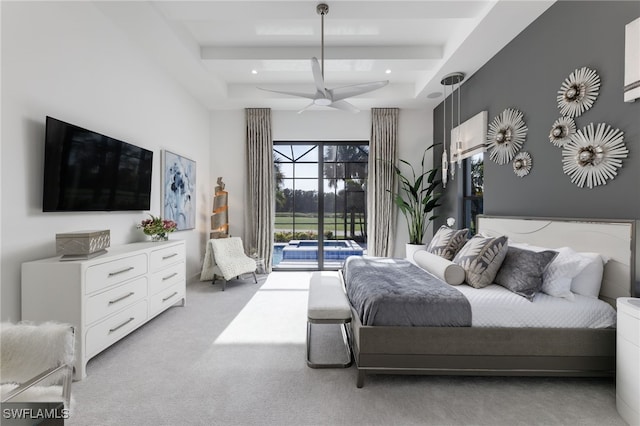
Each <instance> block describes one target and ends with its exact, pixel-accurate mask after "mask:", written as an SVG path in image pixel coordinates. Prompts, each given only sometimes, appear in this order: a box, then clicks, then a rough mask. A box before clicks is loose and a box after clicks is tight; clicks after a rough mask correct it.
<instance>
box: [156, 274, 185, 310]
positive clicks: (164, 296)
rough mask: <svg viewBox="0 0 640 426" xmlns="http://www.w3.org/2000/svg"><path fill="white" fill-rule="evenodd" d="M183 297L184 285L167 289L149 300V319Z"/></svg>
mask: <svg viewBox="0 0 640 426" xmlns="http://www.w3.org/2000/svg"><path fill="white" fill-rule="evenodd" d="M184 296H185V283H184V282H181V283H178V284H174V285H173V286H171V287H168V288H166V289H164V290H162V291H161V292H159V293H158V294H154V295H153V296H151V298H150V299H149V300H150V302H149V318H151V317H153V316H155V315H157V314H159V313H160V312H162V311H164V310H165V309H167V308H168V307H170V306H171V305H173V304H175V303H176V302H178V301H179V300H180V299H182V298H183V297H184Z"/></svg>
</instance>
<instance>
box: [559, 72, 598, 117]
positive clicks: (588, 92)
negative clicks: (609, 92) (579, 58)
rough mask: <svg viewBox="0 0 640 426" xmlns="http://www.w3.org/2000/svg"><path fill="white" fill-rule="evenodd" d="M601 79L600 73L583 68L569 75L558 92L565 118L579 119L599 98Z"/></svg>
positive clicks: (560, 106) (561, 110)
mask: <svg viewBox="0 0 640 426" xmlns="http://www.w3.org/2000/svg"><path fill="white" fill-rule="evenodd" d="M598 89H600V77H599V76H598V73H597V72H595V71H594V70H592V69H589V68H587V67H582V68H580V69H577V70H575V71H573V72H572V73H571V74H569V77H567V78H566V79H565V80H564V83H562V86H561V87H560V90H558V97H557V99H558V108H560V112H561V113H562V115H563V116H567V117H572V118H573V117H579V116H580V115H582V113H583V112H585V111H587V110H588V109H589V108H591V106H592V105H593V103H594V102H595V101H596V98H597V97H598Z"/></svg>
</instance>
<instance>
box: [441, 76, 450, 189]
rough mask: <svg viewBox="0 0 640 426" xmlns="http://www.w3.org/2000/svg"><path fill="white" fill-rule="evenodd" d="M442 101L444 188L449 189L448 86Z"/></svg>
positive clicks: (445, 87)
mask: <svg viewBox="0 0 640 426" xmlns="http://www.w3.org/2000/svg"><path fill="white" fill-rule="evenodd" d="M443 92H444V93H443V97H444V99H443V100H442V102H443V103H442V147H443V148H442V187H443V188H445V189H446V188H447V178H448V177H449V156H448V154H447V114H446V111H447V86H444V91H443Z"/></svg>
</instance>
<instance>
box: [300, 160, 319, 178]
mask: <svg viewBox="0 0 640 426" xmlns="http://www.w3.org/2000/svg"><path fill="white" fill-rule="evenodd" d="M294 169H295V173H296V178H309V177H312V178H315V177H317V176H318V163H296V164H295V166H294Z"/></svg>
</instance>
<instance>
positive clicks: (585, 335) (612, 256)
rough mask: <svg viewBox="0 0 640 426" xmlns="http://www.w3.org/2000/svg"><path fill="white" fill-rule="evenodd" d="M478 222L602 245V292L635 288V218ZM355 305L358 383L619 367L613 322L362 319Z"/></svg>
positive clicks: (544, 239)
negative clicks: (385, 377)
mask: <svg viewBox="0 0 640 426" xmlns="http://www.w3.org/2000/svg"><path fill="white" fill-rule="evenodd" d="M477 223H478V231H479V233H482V234H484V235H490V236H500V235H506V236H507V237H508V238H509V241H516V242H519V243H526V244H531V245H536V246H543V247H561V246H569V247H572V248H573V249H575V250H576V251H580V252H597V253H600V254H601V255H603V256H604V257H606V258H608V262H607V263H606V265H605V266H604V273H603V279H602V286H601V289H600V295H599V298H600V299H601V300H604V301H606V302H608V303H609V304H611V305H612V306H615V300H616V298H618V297H628V296H631V295H634V294H636V291H637V289H635V288H634V286H635V282H636V275H635V274H636V272H635V264H636V244H637V243H636V238H635V221H631V220H628V221H627V220H615V221H604V220H590V219H589V220H585V219H579V220H574V219H555V218H553V219H550V218H516V217H497V216H479V217H478V221H477ZM479 291H484V289H483V290H479ZM516 297H520V296H516ZM352 310H353V321H352V325H351V331H352V333H351V341H352V342H351V343H352V349H353V353H354V358H355V361H356V366H357V369H358V377H357V386H358V387H362V386H363V385H364V381H365V377H366V375H368V374H431V375H494V376H511V375H513V376H587V377H598V376H612V375H614V374H615V362H616V330H615V327H608V328H583V327H579V328H573V327H571V328H548V327H536V326H526V327H504V326H491V325H489V326H482V327H475V326H462V327H459V326H457V327H447V326H444V327H442V326H439V327H433V326H385V325H363V323H362V321H361V319H360V316H359V314H358V312H357V311H356V310H355V308H353V303H352Z"/></svg>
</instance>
